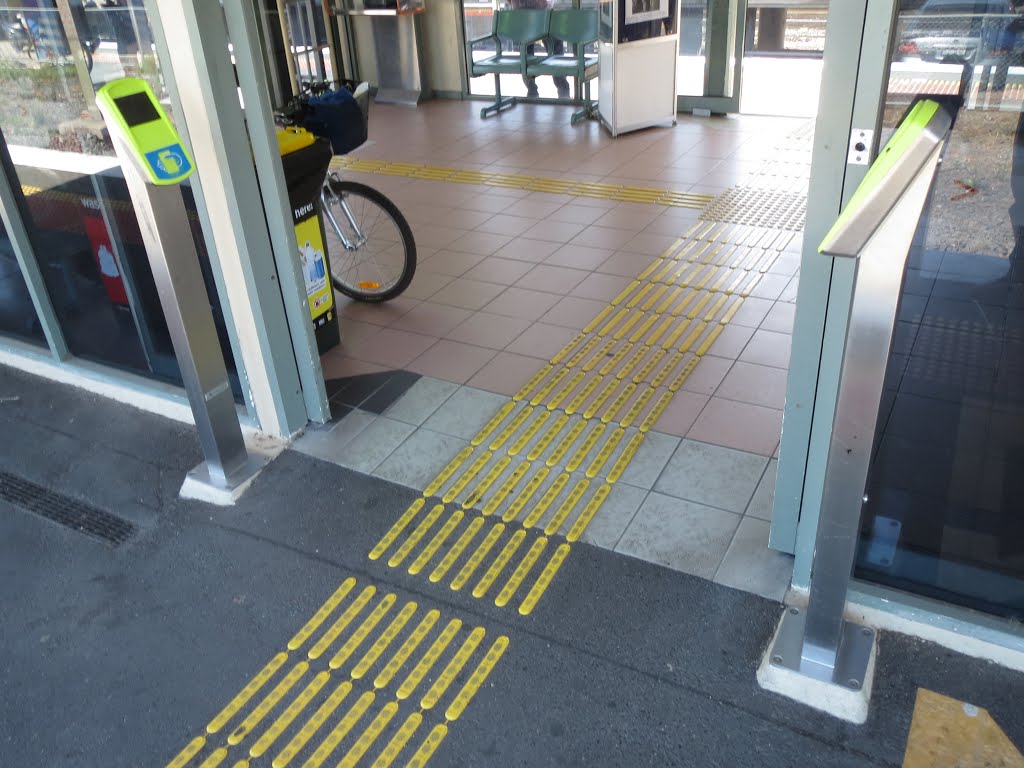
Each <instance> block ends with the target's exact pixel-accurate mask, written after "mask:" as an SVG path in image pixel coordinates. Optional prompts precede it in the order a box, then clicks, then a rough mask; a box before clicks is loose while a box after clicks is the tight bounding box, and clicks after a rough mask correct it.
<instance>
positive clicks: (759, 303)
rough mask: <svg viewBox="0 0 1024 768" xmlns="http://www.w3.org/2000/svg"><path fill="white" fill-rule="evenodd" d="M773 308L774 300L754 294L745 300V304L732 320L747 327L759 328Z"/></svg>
mask: <svg viewBox="0 0 1024 768" xmlns="http://www.w3.org/2000/svg"><path fill="white" fill-rule="evenodd" d="M771 308H772V302H771V301H769V300H768V299H756V298H754V297H753V296H748V297H747V298H746V299H744V300H743V304H742V305H741V306H740V308H739V309H738V310H737V311H736V314H735V315H733V316H732V320H731V321H730V322H732V323H734V324H735V325H743V326H746V327H747V328H757V327H758V326H760V325H761V323H762V322H764V319H765V317H766V316H767V315H768V312H769V311H770V310H771Z"/></svg>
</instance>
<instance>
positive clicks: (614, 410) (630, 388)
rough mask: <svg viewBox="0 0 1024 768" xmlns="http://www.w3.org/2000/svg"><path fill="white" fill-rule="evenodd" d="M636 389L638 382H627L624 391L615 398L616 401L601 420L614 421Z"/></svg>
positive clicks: (605, 421)
mask: <svg viewBox="0 0 1024 768" xmlns="http://www.w3.org/2000/svg"><path fill="white" fill-rule="evenodd" d="M635 391H636V384H634V383H633V382H629V383H628V384H626V386H625V387H623V389H622V391H621V392H620V393H619V395H618V397H616V398H615V402H613V403H612V404H611V405H610V406H608V410H607V411H605V412H604V414H603V415H602V416H601V421H602V422H604V423H605V424H607V423H608V422H610V421H612V420H613V419H614V418H615V417H616V416H618V415H619V411H621V410H622V409H623V407H624V406H625V405H626V403H627V402H628V401H629V398H631V397H632V396H633V393H634V392H635Z"/></svg>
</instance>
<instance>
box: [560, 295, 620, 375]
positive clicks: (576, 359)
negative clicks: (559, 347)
mask: <svg viewBox="0 0 1024 768" xmlns="http://www.w3.org/2000/svg"><path fill="white" fill-rule="evenodd" d="M605 310H608V311H611V307H605V308H604V309H603V310H601V311H602V312H604V311H605ZM600 343H601V337H600V336H594V337H593V338H591V339H590V341H588V342H587V343H586V344H584V345H583V346H582V347H580V350H579V351H578V352H577V353H576V354H575V355H573V356H572V357H571V358H570V359H569V362H567V363H566V364H565V366H566V367H567V368H575V367H576V366H577V365H579V364H580V363H581V362H583V358H585V357H586V356H587V355H589V354H590V353H591V352H592V351H593V350H594V347H596V346H597V345H598V344H600Z"/></svg>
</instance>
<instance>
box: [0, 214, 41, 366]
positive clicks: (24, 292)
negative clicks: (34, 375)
mask: <svg viewBox="0 0 1024 768" xmlns="http://www.w3.org/2000/svg"><path fill="white" fill-rule="evenodd" d="M0 334H3V335H8V336H14V337H16V338H18V339H21V340H23V341H30V342H32V343H33V344H39V345H40V346H45V345H46V337H45V336H43V327H42V326H41V325H40V324H39V318H38V317H37V316H36V310H35V307H34V306H33V305H32V298H31V297H30V296H29V293H28V287H27V286H26V285H25V278H24V276H23V275H22V274H21V267H20V266H19V265H18V259H17V258H16V257H15V255H14V247H13V246H12V245H11V241H10V238H9V237H7V231H6V230H5V229H4V225H3V223H0Z"/></svg>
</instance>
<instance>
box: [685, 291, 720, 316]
mask: <svg viewBox="0 0 1024 768" xmlns="http://www.w3.org/2000/svg"><path fill="white" fill-rule="evenodd" d="M714 296H715V295H714V294H713V293H705V294H704V296H703V297H702V298H701V300H700V301H698V302H697V303H696V304H694V305H693V309H691V310H690V311H689V312H687V313H686V319H687V320H693V319H694V318H695V317H697V315H699V314H700V313H701V312H703V311H704V308H705V307H706V306H707V305H708V304H709V303H710V301H711V299H713V298H714Z"/></svg>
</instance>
